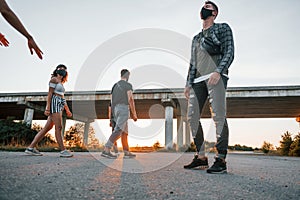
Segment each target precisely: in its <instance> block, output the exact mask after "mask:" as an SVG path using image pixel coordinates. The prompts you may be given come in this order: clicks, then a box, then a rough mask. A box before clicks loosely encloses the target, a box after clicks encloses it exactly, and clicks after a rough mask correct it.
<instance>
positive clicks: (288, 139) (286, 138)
mask: <svg viewBox="0 0 300 200" xmlns="http://www.w3.org/2000/svg"><path fill="white" fill-rule="evenodd" d="M281 138H282V140H281V141H280V147H279V152H280V155H283V156H287V155H289V152H290V148H291V144H292V143H293V139H292V134H291V133H289V132H288V131H287V132H286V133H284V134H283V135H281Z"/></svg>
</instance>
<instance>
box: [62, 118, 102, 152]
mask: <svg viewBox="0 0 300 200" xmlns="http://www.w3.org/2000/svg"><path fill="white" fill-rule="evenodd" d="M83 137H84V124H83V123H76V124H74V125H73V126H71V127H70V128H69V130H68V131H66V134H65V144H66V145H67V146H69V147H83V146H84V145H83ZM99 145H100V143H99V140H98V139H97V138H96V136H95V130H94V128H93V127H92V126H90V128H89V133H88V146H87V147H88V148H95V147H98V146H99Z"/></svg>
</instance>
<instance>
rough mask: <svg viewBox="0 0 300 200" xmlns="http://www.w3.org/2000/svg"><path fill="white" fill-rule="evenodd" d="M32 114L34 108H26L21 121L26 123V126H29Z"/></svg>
mask: <svg viewBox="0 0 300 200" xmlns="http://www.w3.org/2000/svg"><path fill="white" fill-rule="evenodd" d="M33 114H34V109H32V108H26V109H25V114H24V121H23V123H24V124H26V125H27V126H31V124H32V119H33Z"/></svg>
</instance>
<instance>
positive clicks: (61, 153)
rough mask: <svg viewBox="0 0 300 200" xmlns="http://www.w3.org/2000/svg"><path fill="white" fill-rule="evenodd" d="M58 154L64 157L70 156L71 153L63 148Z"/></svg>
mask: <svg viewBox="0 0 300 200" xmlns="http://www.w3.org/2000/svg"><path fill="white" fill-rule="evenodd" d="M59 156H60V157H64V158H69V157H72V156H73V154H72V153H71V152H70V151H68V150H66V149H65V150H63V151H61V152H60V153H59Z"/></svg>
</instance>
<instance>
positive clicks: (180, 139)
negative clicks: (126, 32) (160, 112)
mask: <svg viewBox="0 0 300 200" xmlns="http://www.w3.org/2000/svg"><path fill="white" fill-rule="evenodd" d="M182 146H183V117H182V116H181V115H177V149H176V150H177V151H179V150H180V148H181V147H182Z"/></svg>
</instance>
